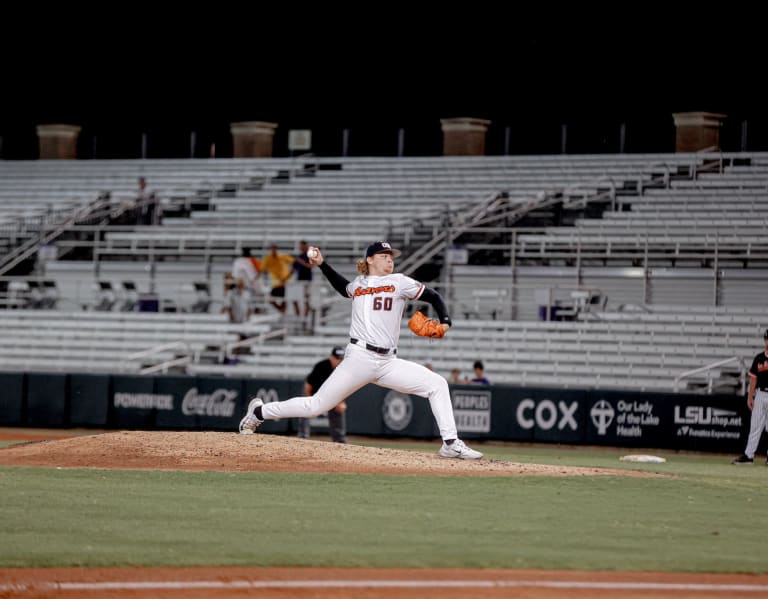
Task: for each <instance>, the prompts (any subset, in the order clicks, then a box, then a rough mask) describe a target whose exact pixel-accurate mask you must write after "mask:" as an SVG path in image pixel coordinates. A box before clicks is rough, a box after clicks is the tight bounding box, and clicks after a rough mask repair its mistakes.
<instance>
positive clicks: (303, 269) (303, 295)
mask: <svg viewBox="0 0 768 599" xmlns="http://www.w3.org/2000/svg"><path fill="white" fill-rule="evenodd" d="M308 249H309V245H308V244H307V242H306V241H304V240H303V239H302V240H301V241H300V242H299V253H298V254H297V255H296V258H295V259H294V262H293V272H294V273H296V281H295V284H294V285H289V291H292V289H291V288H292V287H295V293H294V294H292V300H293V310H294V312H295V313H296V316H301V315H302V313H303V315H304V317H305V318H306V317H307V316H309V311H310V305H309V292H310V286H311V285H312V264H310V262H309V257H308V256H307V250H308ZM302 303H303V304H304V310H303V311H302V309H301V304H302Z"/></svg>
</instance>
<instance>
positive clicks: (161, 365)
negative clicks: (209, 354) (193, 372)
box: [139, 356, 192, 374]
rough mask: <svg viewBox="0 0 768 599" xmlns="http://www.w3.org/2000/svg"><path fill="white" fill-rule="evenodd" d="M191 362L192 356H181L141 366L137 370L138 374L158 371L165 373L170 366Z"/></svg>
mask: <svg viewBox="0 0 768 599" xmlns="http://www.w3.org/2000/svg"><path fill="white" fill-rule="evenodd" d="M191 362H192V358H191V357H190V356H182V357H181V358H174V359H172V360H166V361H165V362H160V363H159V364H154V365H153V366H147V367H146V368H142V369H141V370H139V374H152V373H155V372H160V371H162V372H164V373H165V372H168V369H169V368H171V367H172V366H182V365H184V364H190V363H191Z"/></svg>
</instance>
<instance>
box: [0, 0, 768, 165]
mask: <svg viewBox="0 0 768 599" xmlns="http://www.w3.org/2000/svg"><path fill="white" fill-rule="evenodd" d="M146 6H147V8H146V10H145V12H143V13H139V14H136V13H134V15H133V16H131V15H128V16H125V15H120V14H116V15H111V16H108V17H107V16H104V17H102V16H100V15H90V17H89V18H90V19H96V21H95V22H94V23H93V24H92V25H86V24H85V22H84V21H83V20H81V19H82V17H83V15H78V14H72V13H71V12H69V13H62V14H52V13H47V14H46V15H45V17H44V18H40V16H39V15H36V18H35V19H32V20H30V19H23V18H20V20H19V22H18V23H17V25H18V27H17V28H13V27H11V28H10V29H11V30H12V31H13V33H15V35H13V34H11V35H9V36H8V37H7V38H6V39H5V40H4V41H3V44H4V45H5V46H6V47H4V48H3V50H4V54H5V55H6V57H8V58H12V59H11V60H8V61H7V62H8V66H7V68H6V69H5V71H6V72H5V75H4V78H5V80H4V85H3V88H4V91H3V98H2V104H1V105H0V135H2V136H3V140H4V151H5V154H6V155H8V154H9V153H12V151H13V149H14V143H16V144H17V147H18V148H21V147H22V146H23V144H21V143H20V142H18V141H17V140H18V139H20V138H21V137H22V136H24V135H28V134H29V131H32V132H33V131H34V125H35V124H38V123H42V122H66V123H72V124H79V125H82V126H83V128H84V133H93V134H98V135H99V136H100V138H101V139H107V138H109V137H110V136H112V137H113V138H114V139H118V138H121V137H122V138H123V139H128V138H131V137H132V136H133V137H135V135H134V134H135V132H136V131H151V132H153V134H154V135H155V136H157V137H160V136H163V135H169V136H170V135H176V134H179V132H182V131H189V130H192V129H196V130H202V131H209V132H210V133H209V136H215V135H216V134H217V133H214V132H215V131H226V129H227V127H228V124H229V123H230V122H232V121H237V120H267V121H274V122H278V123H280V126H281V128H285V129H287V128H313V129H316V130H320V129H338V130H340V129H341V128H344V127H352V128H355V127H369V128H371V129H376V128H377V127H379V128H382V129H383V128H387V127H409V126H417V125H420V126H422V127H423V126H425V124H426V123H434V124H435V126H439V119H440V118H446V117H454V116H475V117H480V118H488V119H491V120H492V121H493V122H494V123H497V124H499V125H502V124H503V125H505V126H513V127H528V126H533V125H532V123H534V122H546V123H549V124H552V125H553V126H554V125H558V124H559V123H563V122H578V121H584V122H588V123H596V122H605V123H616V122H624V121H633V120H634V121H638V122H643V121H660V120H661V121H664V120H666V121H670V120H671V113H672V112H677V111H687V110H711V111H720V112H725V113H727V114H729V116H731V118H732V120H734V121H739V120H742V119H761V118H763V117H762V111H764V107H765V106H766V105H768V102H766V97H765V94H764V92H762V91H759V88H760V87H762V86H763V85H764V84H763V82H762V79H761V78H762V75H763V71H764V65H763V64H762V63H763V57H764V55H765V51H764V49H763V47H762V46H761V44H760V41H759V38H758V37H756V36H753V35H751V33H750V31H751V28H752V27H753V26H752V25H749V24H747V23H748V21H749V18H748V17H747V16H745V15H740V16H738V17H736V16H734V17H733V18H728V17H723V18H721V17H718V18H716V19H714V18H710V17H702V18H700V19H692V18H691V17H690V16H689V15H687V14H685V11H684V10H682V9H681V10H680V14H678V15H675V14H673V13H671V12H670V11H669V9H668V8H665V9H664V10H663V12H662V13H661V14H660V15H654V14H653V13H652V11H651V9H646V10H647V11H648V12H647V13H645V14H644V15H637V14H636V15H630V16H626V15H621V16H614V15H611V14H605V15H601V16H600V19H601V21H604V22H605V24H599V23H598V22H597V20H596V18H597V16H596V15H595V14H588V13H587V12H586V11H580V12H572V13H570V14H563V13H562V12H561V13H560V14H558V15H556V16H553V15H552V14H546V13H545V11H544V10H542V11H541V14H540V15H528V16H526V17H520V16H516V15H515V14H514V11H515V9H514V5H510V6H509V7H506V10H505V12H499V11H498V10H480V9H481V8H482V7H481V6H475V5H472V6H471V7H470V6H468V7H467V8H466V10H465V12H451V13H447V12H445V11H444V12H441V13H439V14H420V15H415V14H413V15H412V14H410V13H411V12H413V10H412V9H411V8H408V10H409V11H410V12H409V13H408V14H409V16H408V19H407V20H406V19H405V17H404V14H405V10H404V7H403V6H395V5H392V6H387V7H386V8H387V10H388V11H390V13H389V14H385V15H376V14H373V13H371V14H364V13H359V14H358V13H357V12H354V13H345V14H341V13H339V12H338V11H334V10H326V11H325V12H320V10H319V9H315V10H314V12H312V11H310V12H307V11H306V10H304V11H303V12H301V11H299V9H298V8H296V9H295V10H294V12H295V13H299V14H290V13H289V12H288V10H284V11H280V12H277V11H273V12H268V11H261V10H258V11H253V12H251V13H249V14H243V13H240V12H236V11H234V10H233V11H231V12H229V11H227V10H224V9H222V10H219V11H217V12H215V13H214V14H210V13H209V12H206V13H202V12H201V13H193V12H191V11H186V12H185V14H183V15H181V14H180V15H171V16H161V15H158V14H155V13H154V12H152V11H151V7H152V5H146ZM405 6H407V5H405ZM378 8H379V9H381V8H382V7H378ZM470 9H472V10H470ZM368 10H373V9H372V8H369V9H368ZM552 12H555V11H554V10H552V11H550V13H552ZM372 122H375V123H377V125H375V126H373V125H371V123H372ZM558 126H559V125H558ZM119 143H122V142H115V144H119ZM765 149H768V147H767V148H765Z"/></svg>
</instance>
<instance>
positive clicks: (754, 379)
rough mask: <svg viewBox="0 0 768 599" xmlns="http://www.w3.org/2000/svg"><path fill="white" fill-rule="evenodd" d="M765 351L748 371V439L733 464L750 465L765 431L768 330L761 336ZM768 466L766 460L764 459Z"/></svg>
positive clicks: (766, 415) (767, 416)
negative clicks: (750, 414) (750, 411)
mask: <svg viewBox="0 0 768 599" xmlns="http://www.w3.org/2000/svg"><path fill="white" fill-rule="evenodd" d="M763 340H764V342H765V350H764V351H761V352H760V353H759V354H757V355H756V356H755V359H754V360H752V367H751V368H750V369H749V373H748V374H749V391H748V392H747V406H748V407H749V409H750V410H752V417H751V418H750V421H749V438H748V440H747V448H746V449H745V450H744V453H743V454H741V455H740V456H739V457H737V458H736V459H735V460H733V463H734V464H752V463H753V462H754V459H755V452H756V451H757V445H758V443H760V437H761V435H762V434H763V430H765V425H766V422H767V421H768V329H766V330H765V333H764V334H763ZM766 464H768V459H766Z"/></svg>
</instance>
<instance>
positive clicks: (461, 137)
mask: <svg viewBox="0 0 768 599" xmlns="http://www.w3.org/2000/svg"><path fill="white" fill-rule="evenodd" d="M440 124H441V125H442V127H443V156H484V155H485V134H486V132H487V131H488V125H490V124H491V121H486V120H483V119H473V118H456V119H440Z"/></svg>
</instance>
